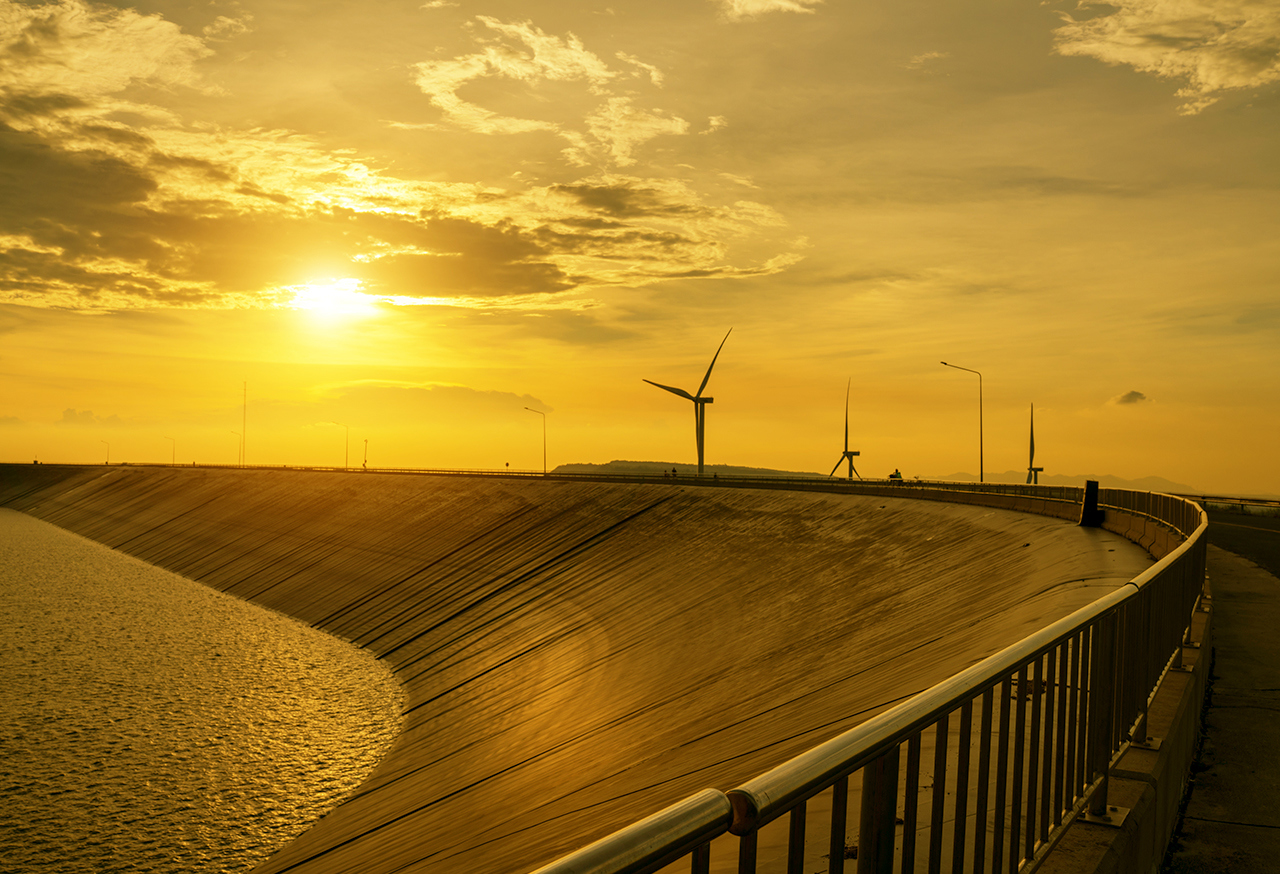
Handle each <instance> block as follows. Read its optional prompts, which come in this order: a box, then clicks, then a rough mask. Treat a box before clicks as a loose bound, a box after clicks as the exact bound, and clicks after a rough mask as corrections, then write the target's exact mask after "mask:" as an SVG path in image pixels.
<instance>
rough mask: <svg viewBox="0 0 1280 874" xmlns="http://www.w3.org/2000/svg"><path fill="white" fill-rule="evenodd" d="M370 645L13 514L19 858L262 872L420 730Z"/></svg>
mask: <svg viewBox="0 0 1280 874" xmlns="http://www.w3.org/2000/svg"><path fill="white" fill-rule="evenodd" d="M400 707H401V692H400V688H399V686H398V685H397V684H396V682H395V680H394V679H393V678H392V676H391V674H390V673H389V672H388V671H387V670H386V669H385V667H384V666H383V665H382V664H381V663H379V662H377V661H376V660H375V659H374V658H373V657H372V656H370V655H369V654H368V653H366V652H364V651H362V650H357V649H355V648H354V647H352V646H350V645H349V644H347V643H344V642H342V641H339V640H336V639H334V638H332V637H330V636H329V635H326V634H324V633H322V632H319V631H316V630H314V629H311V628H308V627H306V626H304V625H302V624H301V623H298V622H295V621H293V620H290V619H287V618H285V617H283V616H280V615H278V614H276V613H272V612H271V611H268V610H265V609H263V608H260V607H257V606H255V605H252V604H247V603H245V602H242V601H239V600H237V599H235V598H232V597H229V596H227V595H223V594H221V593H218V592H215V591H213V590H211V589H208V588H206V587H204V586H201V585H199V584H197V583H194V582H192V581H190V580H187V579H184V578H182V577H179V576H176V575H174V574H170V573H167V572H165V571H161V570H158V569H157V568H154V567H151V566H150V565H146V564H144V563H142V562H140V561H137V560H135V559H132V558H130V557H128V556H125V555H123V554H121V553H117V552H113V551H112V550H109V549H107V548H106V547H104V546H101V545H99V544H96V543H93V542H91V541H88V540H85V539H83V538H81V537H78V536H76V535H73V534H69V533H67V532H65V531H63V530H61V529H58V528H55V527H53V526H51V525H48V524H46V523H44V522H40V521H37V520H35V519H32V518H30V517H28V516H25V515H22V514H19V513H15V512H13V511H10V510H0V794H3V797H4V798H5V803H4V805H2V806H0V867H2V868H3V869H4V870H5V871H6V872H13V874H27V872H31V874H34V872H37V871H39V872H42V874H46V872H66V874H82V872H86V871H95V872H116V871H130V872H138V871H149V872H157V874H170V872H172V874H178V872H196V874H221V872H233V871H245V870H248V869H249V868H252V867H253V866H254V865H256V864H258V863H259V862H261V861H263V860H264V859H265V858H266V857H267V856H269V855H270V854H271V853H273V852H275V851H276V850H278V849H279V848H280V847H282V846H283V845H284V844H286V843H288V841H290V840H291V839H292V838H293V837H295V836H296V835H298V834H300V833H301V832H302V831H303V830H305V829H306V828H307V826H309V825H310V824H311V823H313V822H314V821H315V820H316V819H318V818H319V817H321V816H323V815H324V814H325V813H326V812H328V811H329V810H331V809H332V808H333V807H334V806H336V805H337V803H338V802H339V801H340V800H342V798H343V797H345V796H346V795H347V794H349V793H350V792H351V791H352V790H353V789H355V787H356V786H357V785H359V783H361V782H362V781H363V780H364V778H365V777H366V776H367V775H368V774H369V772H370V771H371V770H372V769H373V767H374V765H375V764H376V763H377V762H378V760H379V759H381V757H382V756H383V754H384V753H385V752H386V750H387V748H388V747H389V746H390V744H391V742H392V741H393V740H394V739H395V737H396V735H397V734H398V732H399V728H400Z"/></svg>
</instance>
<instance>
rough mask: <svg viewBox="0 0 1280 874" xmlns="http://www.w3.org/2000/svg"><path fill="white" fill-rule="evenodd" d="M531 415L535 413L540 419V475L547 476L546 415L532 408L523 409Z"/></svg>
mask: <svg viewBox="0 0 1280 874" xmlns="http://www.w3.org/2000/svg"><path fill="white" fill-rule="evenodd" d="M525 409H526V410H528V411H529V412H531V413H537V414H538V415H539V416H541V417H542V475H543V476H546V475H547V414H546V413H544V412H542V410H535V409H534V408H533V407H525Z"/></svg>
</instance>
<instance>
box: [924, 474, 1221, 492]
mask: <svg viewBox="0 0 1280 874" xmlns="http://www.w3.org/2000/svg"><path fill="white" fill-rule="evenodd" d="M924 478H925V479H940V480H946V481H948V482H961V483H968V482H977V481H978V477H977V476H975V475H974V474H971V473H952V474H948V475H947V476H939V477H924ZM1085 480H1094V481H1096V482H1097V483H1098V485H1099V486H1101V487H1102V488H1104V489H1135V490H1137V491H1140V492H1165V493H1167V494H1173V495H1203V494H1205V491H1204V489H1198V488H1196V487H1195V486H1189V485H1186V484H1185V483H1176V482H1174V481H1173V480H1167V479H1165V478H1164V477H1161V476H1144V477H1142V478H1141V479H1124V478H1122V477H1118V476H1112V475H1111V474H1106V473H1104V474H1097V473H1089V474H1077V475H1075V476H1071V475H1069V474H1064V473H1055V474H1049V475H1047V476H1046V475H1045V474H1040V485H1042V486H1082V485H1084V483H1085ZM986 481H987V482H989V483H1025V482H1026V481H1027V472H1026V471H1025V470H1006V471H1005V472H1004V473H988V474H986Z"/></svg>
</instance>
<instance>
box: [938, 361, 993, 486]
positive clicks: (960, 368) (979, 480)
mask: <svg viewBox="0 0 1280 874" xmlns="http://www.w3.org/2000/svg"><path fill="white" fill-rule="evenodd" d="M942 366H943V367H954V368H955V369H956V370H964V371H966V372H968V373H978V371H976V370H973V369H971V368H968V367H961V366H960V365H959V364H947V362H945V361H943V362H942ZM982 475H983V470H982V374H981V373H978V482H982V481H983V478H982Z"/></svg>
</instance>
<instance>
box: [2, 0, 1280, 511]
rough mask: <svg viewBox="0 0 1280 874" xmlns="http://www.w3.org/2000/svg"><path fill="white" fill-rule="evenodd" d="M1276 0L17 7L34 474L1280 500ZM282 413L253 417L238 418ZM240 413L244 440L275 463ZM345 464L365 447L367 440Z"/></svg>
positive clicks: (14, 128)
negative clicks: (486, 477) (513, 478)
mask: <svg viewBox="0 0 1280 874" xmlns="http://www.w3.org/2000/svg"><path fill="white" fill-rule="evenodd" d="M1278 80H1280V7H1277V6H1276V4H1275V3H1274V2H1273V0H1111V2H1108V3H1100V2H1089V0H1082V2H1079V3H1076V2H1059V0H1040V2H1026V3H1013V4H1011V3H993V2H983V0H979V2H975V3H966V4H949V3H940V2H937V0H905V2H904V0H894V2H869V3H868V2H856V3H855V2H847V0H700V2H667V0H645V2H628V0H618V2H613V3H612V4H605V3H586V2H563V0H556V2H547V3H540V2H537V0H532V2H530V0H524V2H520V3H514V2H507V0H493V2H490V0H457V2H451V0H428V2H425V3H424V2H421V0H414V2H404V3H398V2H383V0H375V2H360V3H356V2H350V0H348V2H336V0H332V2H331V0H307V2H299V0H242V2H237V0H213V2H208V0H201V2H199V3H196V2H183V0H147V2H142V3H138V4H136V5H133V6H125V5H123V4H119V5H116V4H108V3H85V2H81V0H60V2H49V3H45V2H13V0H0V124H2V125H3V129H2V130H0V152H2V153H0V460H3V461H22V462H26V461H30V460H32V459H33V458H36V457H38V458H39V459H40V460H41V461H47V462H59V461H65V462H87V463H100V462H102V461H103V460H105V459H106V458H107V457H108V456H109V457H110V460H111V461H112V463H115V462H118V461H131V462H146V461H169V460H170V459H171V458H176V459H177V460H178V461H179V462H183V463H189V462H191V461H196V462H209V463H235V462H236V460H237V458H238V454H239V449H240V437H241V432H242V431H243V433H244V437H245V453H246V456H245V457H246V460H247V461H248V462H249V463H250V464H334V465H337V464H342V463H344V458H345V457H347V455H348V454H349V457H350V459H351V461H352V463H353V464H358V463H360V462H361V461H363V454H364V452H365V442H364V441H366V440H367V441H368V443H367V447H368V459H369V465H370V466H371V467H374V466H376V467H383V466H414V467H466V468H501V467H503V466H504V465H506V464H510V466H511V467H512V468H519V469H535V468H540V467H541V462H542V443H541V438H542V431H541V428H542V417H541V416H537V415H534V414H532V413H530V412H529V411H528V410H526V409H525V408H526V407H532V408H534V409H537V410H541V411H545V413H546V424H547V435H548V455H549V459H548V460H549V462H550V464H551V465H552V466H554V465H556V464H559V463H563V462H574V461H588V462H605V461H609V460H610V459H615V458H623V459H650V460H661V461H671V462H692V461H694V460H695V458H696V455H695V448H694V436H693V432H694V427H693V425H694V423H693V416H692V415H691V405H689V406H686V404H687V403H688V402H687V401H683V400H681V399H680V398H678V397H674V396H672V395H671V394H669V393H667V392H663V391H660V390H659V389H656V388H654V387H652V386H650V385H646V384H645V383H644V382H642V379H646V378H647V379H652V380H654V381H656V382H661V383H665V384H668V385H676V386H680V387H683V388H686V389H688V390H690V391H695V390H696V389H697V386H698V384H699V382H700V381H701V379H702V376H703V374H704V372H705V370H706V367H707V364H708V363H709V362H710V360H711V356H712V354H713V353H714V352H715V349H716V346H717V344H718V343H719V342H720V340H721V338H722V337H723V336H724V334H725V332H726V331H728V330H729V329H730V328H732V329H733V333H732V334H731V335H730V337H729V339H728V341H727V342H726V343H725V346H724V349H723V351H722V353H721V354H720V358H719V361H718V363H717V365H716V369H715V372H714V374H713V375H712V378H711V381H710V383H709V385H708V389H707V392H706V393H707V394H710V395H712V396H714V397H715V399H716V400H715V403H714V404H713V405H712V406H711V407H710V408H709V409H708V414H707V438H706V439H707V462H708V463H727V464H735V465H750V466H756V467H772V468H783V469H793V470H814V471H822V472H825V471H827V470H829V469H830V468H831V465H832V464H834V463H835V461H836V460H837V458H838V457H839V454H840V451H841V449H842V448H843V447H842V440H843V436H842V431H843V421H844V396H845V388H846V385H847V384H848V382H849V381H850V380H852V389H851V400H850V440H851V448H854V449H858V450H860V451H861V452H862V456H861V457H860V459H859V470H860V471H861V472H862V473H863V474H864V475H869V476H884V475H885V474H887V473H888V472H889V471H890V470H892V469H894V468H900V469H901V470H902V471H903V473H904V474H906V475H907V476H942V475H947V474H951V473H955V472H959V471H968V472H971V473H976V472H977V467H978V457H977V456H978V445H977V444H978V439H977V438H978V422H977V419H978V415H977V413H978V409H977V408H978V403H977V400H978V397H977V395H978V391H977V389H978V385H977V383H978V379H977V377H976V376H973V375H972V374H967V373H964V372H961V371H958V370H955V369H952V368H946V367H943V366H941V364H940V363H939V362H940V361H943V360H945V361H948V362H952V363H954V364H958V365H961V366H963V367H966V368H970V369H973V370H978V371H981V373H982V390H983V407H982V411H983V437H984V466H985V470H986V471H987V473H988V474H992V473H998V472H1003V471H1007V470H1025V468H1026V466H1027V463H1026V462H1027V443H1028V441H1027V437H1028V434H1027V429H1028V414H1029V411H1030V406H1031V404H1032V403H1034V404H1035V408H1036V464H1037V465H1039V466H1043V467H1044V468H1045V472H1046V475H1048V474H1071V475H1076V474H1108V473H1109V474H1115V475H1118V476H1122V477H1127V478H1139V477H1145V476H1153V475H1154V476H1162V477H1165V478H1168V479H1171V480H1174V481H1177V482H1180V483H1186V484H1188V485H1191V486H1194V487H1196V488H1200V489H1204V490H1208V491H1211V492H1231V493H1280V463H1278V462H1277V457H1276V455H1277V450H1276V438H1275V435H1276V434H1277V433H1280V294H1278V293H1277V291H1278V289H1277V279H1278V278H1280V269H1278V268H1280V235H1277V225H1278V221H1277V220H1278V219H1280V203H1278V198H1277V187H1278V184H1280V160H1278V156H1280V145H1278V142H1277V140H1278V137H1277V133H1278V132H1280V124H1278V121H1280V116H1278V114H1277V110H1278V109H1280V88H1278V87H1277V81H1278ZM246 384H247V398H248V403H247V416H246V412H245V409H244V404H243V401H244V398H245V396H246V393H245V386H246ZM242 417H245V418H244V419H243V421H244V422H245V425H244V427H242ZM348 441H349V442H348Z"/></svg>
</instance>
